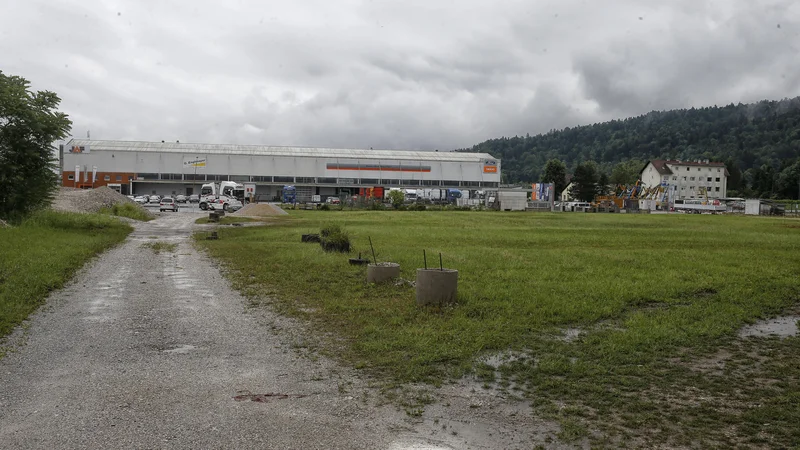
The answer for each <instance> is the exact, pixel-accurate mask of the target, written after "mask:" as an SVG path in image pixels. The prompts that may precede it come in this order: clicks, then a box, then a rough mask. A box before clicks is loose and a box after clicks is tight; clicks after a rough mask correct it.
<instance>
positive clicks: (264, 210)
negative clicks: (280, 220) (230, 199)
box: [231, 203, 288, 217]
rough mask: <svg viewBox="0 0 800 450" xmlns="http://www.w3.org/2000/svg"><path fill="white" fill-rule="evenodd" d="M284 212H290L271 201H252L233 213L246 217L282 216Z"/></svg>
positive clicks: (233, 214)
mask: <svg viewBox="0 0 800 450" xmlns="http://www.w3.org/2000/svg"><path fill="white" fill-rule="evenodd" d="M284 214H288V213H287V212H286V211H284V210H283V209H281V208H279V207H277V206H273V205H270V204H269V203H257V204H256V203H250V204H248V205H245V206H244V208H242V209H240V210H238V211H236V212H235V213H232V214H231V215H232V216H245V217H269V216H281V215H284Z"/></svg>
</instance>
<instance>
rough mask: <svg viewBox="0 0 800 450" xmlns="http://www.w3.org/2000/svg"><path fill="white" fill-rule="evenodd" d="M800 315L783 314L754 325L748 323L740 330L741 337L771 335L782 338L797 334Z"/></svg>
mask: <svg viewBox="0 0 800 450" xmlns="http://www.w3.org/2000/svg"><path fill="white" fill-rule="evenodd" d="M798 320H800V315H792V316H781V317H775V318H773V319H767V320H761V321H758V322H756V323H754V324H752V325H747V326H745V327H742V329H741V330H739V337H742V338H745V337H770V336H777V337H780V338H785V337H790V336H797V334H798V328H797V321H798Z"/></svg>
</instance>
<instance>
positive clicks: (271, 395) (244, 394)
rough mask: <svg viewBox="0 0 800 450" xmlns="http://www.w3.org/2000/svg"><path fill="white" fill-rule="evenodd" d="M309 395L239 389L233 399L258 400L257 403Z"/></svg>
mask: <svg viewBox="0 0 800 450" xmlns="http://www.w3.org/2000/svg"><path fill="white" fill-rule="evenodd" d="M303 397H307V396H306V395H304V394H279V393H276V392H268V393H266V394H253V393H251V392H250V391H239V392H237V395H234V396H233V399H234V400H236V401H237V402H245V401H251V402H257V403H266V402H268V401H272V400H286V399H287V398H303Z"/></svg>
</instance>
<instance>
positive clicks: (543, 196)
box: [531, 183, 555, 202]
mask: <svg viewBox="0 0 800 450" xmlns="http://www.w3.org/2000/svg"><path fill="white" fill-rule="evenodd" d="M553 188H554V186H553V183H533V184H531V201H540V202H549V201H552V200H554V198H555V197H554V195H553V190H554V189H553Z"/></svg>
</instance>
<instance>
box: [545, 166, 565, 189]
mask: <svg viewBox="0 0 800 450" xmlns="http://www.w3.org/2000/svg"><path fill="white" fill-rule="evenodd" d="M542 182H543V183H553V184H554V185H555V186H554V189H555V192H556V195H561V191H563V190H564V188H565V187H567V166H566V165H565V164H564V163H563V162H562V161H561V160H558V159H551V160H549V161H547V164H545V166H544V175H542Z"/></svg>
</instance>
